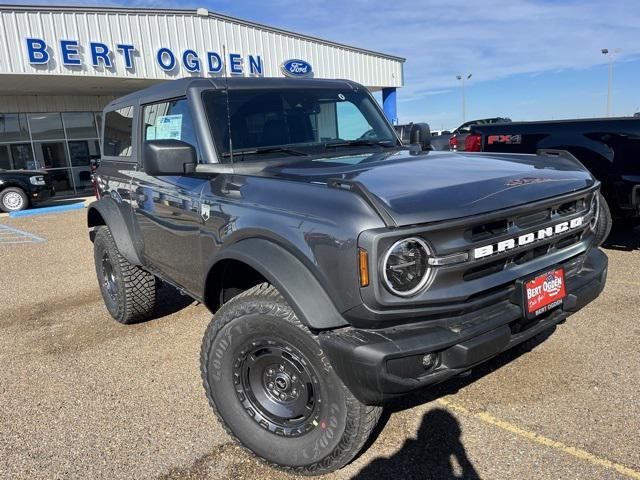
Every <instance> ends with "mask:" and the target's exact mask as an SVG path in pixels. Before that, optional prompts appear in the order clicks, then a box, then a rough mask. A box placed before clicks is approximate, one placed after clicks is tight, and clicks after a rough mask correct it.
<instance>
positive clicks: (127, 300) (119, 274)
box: [93, 226, 156, 324]
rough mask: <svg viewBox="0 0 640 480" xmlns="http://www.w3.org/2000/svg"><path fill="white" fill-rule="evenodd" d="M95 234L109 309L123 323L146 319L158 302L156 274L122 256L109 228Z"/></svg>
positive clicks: (97, 262) (100, 276) (102, 288)
mask: <svg viewBox="0 0 640 480" xmlns="http://www.w3.org/2000/svg"><path fill="white" fill-rule="evenodd" d="M95 233H96V235H95V240H94V242H93V252H94V261H95V265H96V274H97V276H98V284H99V285H100V292H101V293H102V298H103V299H104V303H105V306H106V307H107V310H108V311H109V313H110V314H111V316H112V317H113V318H114V319H115V320H117V321H118V322H120V323H124V324H131V323H137V322H141V321H143V320H147V319H148V318H149V317H150V316H151V315H152V313H153V311H154V308H155V305H156V277H155V276H153V275H152V274H150V273H148V272H146V271H144V270H142V269H141V268H140V267H138V266H136V265H133V264H131V263H129V262H128V261H127V260H126V259H125V258H124V257H123V256H122V255H120V252H119V251H118V247H117V245H116V242H115V241H114V239H113V236H112V235H111V231H110V230H109V227H106V226H101V227H98V228H97V229H96V232H95Z"/></svg>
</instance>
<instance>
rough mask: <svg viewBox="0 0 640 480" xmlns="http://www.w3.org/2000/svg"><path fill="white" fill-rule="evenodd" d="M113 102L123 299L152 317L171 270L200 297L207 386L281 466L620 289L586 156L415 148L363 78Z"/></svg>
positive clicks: (309, 463) (95, 230) (290, 466)
mask: <svg viewBox="0 0 640 480" xmlns="http://www.w3.org/2000/svg"><path fill="white" fill-rule="evenodd" d="M103 118H104V126H103V136H104V140H103V145H104V151H103V157H102V159H101V161H100V165H99V166H98V168H97V170H96V173H95V178H96V186H97V190H98V195H99V197H100V198H99V200H97V201H96V202H94V203H93V204H91V206H90V207H89V209H88V226H89V228H90V238H91V240H92V241H93V242H94V259H95V268H96V272H97V277H98V282H99V286H100V289H101V292H102V297H103V299H104V301H105V304H106V307H107V309H108V311H109V313H110V314H111V315H112V316H113V317H114V318H115V319H116V320H117V321H119V322H121V323H132V322H136V321H141V320H145V319H148V318H150V317H152V316H153V315H154V306H155V305H156V299H157V298H158V297H159V296H160V295H162V292H163V291H164V289H162V288H158V286H159V285H162V284H169V285H173V286H174V287H176V288H178V289H179V290H180V291H181V292H183V293H184V294H186V295H189V296H190V297H192V298H194V299H195V300H197V301H199V302H202V303H203V304H204V305H205V306H206V307H207V308H208V309H209V310H210V311H211V312H212V314H213V319H212V321H211V323H210V325H209V327H208V328H207V330H206V332H205V335H204V340H203V343H202V350H201V358H200V360H201V374H202V379H203V383H204V388H205V391H206V395H207V398H208V400H209V403H210V405H211V407H212V409H213V411H214V412H215V413H216V415H217V416H218V418H219V420H220V422H221V423H222V425H223V426H224V427H225V428H226V429H227V431H228V432H229V433H230V435H231V436H232V437H233V438H235V439H236V440H237V441H238V442H239V443H240V444H241V445H243V446H244V447H245V448H247V449H248V450H249V451H251V452H254V453H255V454H256V455H257V456H258V457H260V458H262V459H263V460H265V461H267V462H268V463H269V464H271V465H273V466H276V467H279V468H282V469H286V470H289V471H293V472H295V473H301V474H321V473H326V472H329V471H332V470H335V469H337V468H340V467H342V466H344V465H345V464H347V463H348V462H349V461H350V460H351V459H352V458H353V457H354V456H355V455H356V454H357V453H358V451H359V450H360V449H361V448H362V447H363V445H365V442H366V440H367V437H368V436H369V434H370V433H371V431H372V430H373V428H374V426H375V424H376V422H377V420H378V418H379V415H380V412H381V405H382V404H383V402H384V401H393V399H395V398H397V397H398V396H400V395H403V394H406V393H408V392H411V391H414V390H416V389H419V388H424V387H427V386H429V385H433V384H435V383H438V382H442V381H443V380H446V379H448V378H451V377H453V376H455V375H458V374H460V373H463V372H466V371H468V370H469V369H470V368H472V367H474V366H475V365H478V364H479V363H481V362H484V361H486V360H488V359H489V358H492V357H494V356H496V355H498V354H499V353H501V352H503V351H504V350H506V349H508V348H511V347H513V346H515V345H518V344H520V343H522V342H525V341H527V340H528V339H530V338H532V337H534V336H536V335H538V334H539V333H541V332H542V331H544V330H546V329H549V328H551V327H553V326H554V325H556V324H558V323H559V322H562V321H563V320H564V319H566V318H567V317H568V316H569V315H571V314H573V313H574V312H576V311H578V310H580V309H581V308H583V307H584V306H585V305H587V304H588V303H589V302H591V301H592V300H593V299H595V298H596V297H597V296H598V295H599V294H600V292H601V291H602V288H603V287H604V285H605V281H606V276H607V257H606V255H605V254H604V253H603V252H602V251H601V250H600V249H598V247H597V245H596V244H595V238H596V236H595V233H594V232H595V231H596V230H597V227H598V222H599V217H598V213H597V212H598V200H597V199H598V188H599V183H598V181H597V180H595V179H594V178H593V176H592V175H591V174H590V173H589V172H588V171H587V170H585V169H584V167H583V166H582V165H580V163H579V162H576V161H575V160H572V159H571V158H564V159H562V161H561V162H559V161H556V160H553V161H552V160H551V159H549V158H548V157H536V156H532V155H493V154H482V156H483V157H484V158H483V159H482V162H480V161H479V160H480V159H479V158H478V155H477V154H476V155H465V154H456V153H451V152H434V151H429V150H425V146H426V145H424V144H423V145H420V146H419V147H418V148H414V147H412V148H407V147H405V146H403V145H402V143H401V141H400V139H399V138H398V137H397V135H396V133H395V132H394V130H393V128H392V126H391V125H390V124H389V123H388V121H387V120H386V118H385V116H384V114H383V113H382V111H381V109H380V107H379V105H378V104H377V102H376V101H375V99H374V98H373V97H372V96H371V94H370V93H369V92H368V91H367V90H366V89H365V88H364V87H362V86H361V85H358V84H356V83H353V82H350V81H344V80H317V79H284V78H283V79H276V78H229V79H227V80H225V79H203V78H199V79H198V78H190V79H183V80H176V81H174V82H168V83H164V84H161V85H156V86H153V87H150V88H148V89H145V90H142V91H140V92H137V93H134V94H131V95H128V96H125V97H122V98H120V99H118V100H115V101H113V102H112V103H110V104H109V105H108V106H107V107H106V109H105V111H104V116H103ZM422 128H423V127H421V126H420V125H417V126H414V128H412V132H413V133H412V135H414V138H413V140H414V141H415V140H416V139H418V138H420V139H422V141H423V143H424V142H425V141H428V139H429V138H430V137H429V135H427V131H428V130H426V127H425V131H421V130H422ZM412 143H415V142H412ZM550 368H551V366H550ZM553 368H558V366H557V365H554V366H553ZM146 374H147V372H144V371H142V370H141V371H140V375H146ZM176 408H179V406H176Z"/></svg>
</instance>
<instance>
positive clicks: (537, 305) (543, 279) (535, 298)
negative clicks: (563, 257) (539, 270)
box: [524, 268, 567, 316]
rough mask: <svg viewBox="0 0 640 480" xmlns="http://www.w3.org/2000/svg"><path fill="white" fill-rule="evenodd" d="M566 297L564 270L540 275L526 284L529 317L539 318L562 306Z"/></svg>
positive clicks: (560, 269) (558, 269)
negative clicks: (538, 316)
mask: <svg viewBox="0 0 640 480" xmlns="http://www.w3.org/2000/svg"><path fill="white" fill-rule="evenodd" d="M566 296H567V293H566V291H565V285H564V270H563V269H562V268H557V269H555V270H552V271H550V272H547V273H544V274H542V275H538V276H537V277H535V278H534V279H532V280H529V281H528V282H526V283H525V284H524V298H525V301H526V302H527V313H528V314H529V315H534V316H537V315H541V314H543V313H545V312H548V311H549V310H551V309H552V308H555V307H557V306H559V305H561V304H562V299H563V298H564V297H566Z"/></svg>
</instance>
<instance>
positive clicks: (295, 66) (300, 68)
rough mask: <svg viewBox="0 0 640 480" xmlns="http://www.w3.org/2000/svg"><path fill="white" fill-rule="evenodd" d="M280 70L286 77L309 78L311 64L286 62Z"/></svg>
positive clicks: (297, 61)
mask: <svg viewBox="0 0 640 480" xmlns="http://www.w3.org/2000/svg"><path fill="white" fill-rule="evenodd" d="M280 68H281V69H282V73H284V74H285V75H286V76H287V77H309V76H311V75H313V68H311V64H310V63H309V62H305V61H304V60H297V59H293V60H287V61H286V62H284V63H283V64H282V65H281V66H280Z"/></svg>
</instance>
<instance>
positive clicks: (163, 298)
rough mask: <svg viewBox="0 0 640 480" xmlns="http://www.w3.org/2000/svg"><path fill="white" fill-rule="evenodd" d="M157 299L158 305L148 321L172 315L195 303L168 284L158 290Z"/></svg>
mask: <svg viewBox="0 0 640 480" xmlns="http://www.w3.org/2000/svg"><path fill="white" fill-rule="evenodd" d="M156 298H157V302H158V303H157V304H156V308H155V310H154V312H153V315H152V316H151V318H149V320H148V321H151V320H156V319H158V318H162V317H166V316H168V315H172V314H174V313H176V312H179V311H180V310H182V309H183V308H187V307H188V306H189V305H191V304H192V303H193V302H194V301H195V300H194V299H193V298H191V297H189V296H187V295H182V294H181V293H180V292H179V291H178V290H177V289H176V288H175V287H174V286H172V285H169V284H167V283H163V284H162V286H161V287H160V288H159V289H158V290H157V292H156Z"/></svg>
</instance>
